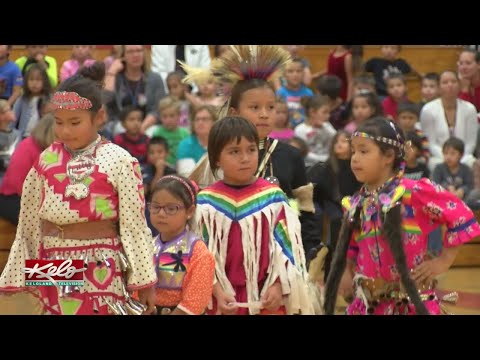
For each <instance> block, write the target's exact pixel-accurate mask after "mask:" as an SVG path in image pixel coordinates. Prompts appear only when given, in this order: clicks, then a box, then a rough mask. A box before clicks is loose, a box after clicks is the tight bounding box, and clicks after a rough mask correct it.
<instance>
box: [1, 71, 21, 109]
mask: <svg viewBox="0 0 480 360" xmlns="http://www.w3.org/2000/svg"><path fill="white" fill-rule="evenodd" d="M22 85H23V77H22V72H21V71H20V68H19V67H18V65H17V64H15V63H14V62H13V61H8V62H7V63H6V64H5V65H3V66H0V98H2V99H5V100H8V99H9V98H10V96H12V93H13V87H14V86H22Z"/></svg>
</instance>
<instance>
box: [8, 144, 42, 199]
mask: <svg viewBox="0 0 480 360" xmlns="http://www.w3.org/2000/svg"><path fill="white" fill-rule="evenodd" d="M41 153H42V148H41V147H40V146H39V145H38V144H37V143H36V142H35V140H34V139H33V137H31V136H29V137H27V138H26V139H25V140H23V141H22V142H21V143H20V144H18V146H17V148H16V149H15V151H14V152H13V155H12V158H11V159H10V163H9V164H8V168H7V171H6V172H5V175H4V177H3V181H2V184H1V185H0V194H3V195H14V194H17V195H22V187H23V182H24V181H25V178H26V177H27V174H28V172H29V171H30V169H31V168H32V166H33V164H34V163H35V161H36V160H37V158H38V156H39V155H40V154H41Z"/></svg>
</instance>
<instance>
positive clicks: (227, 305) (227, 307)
mask: <svg viewBox="0 0 480 360" xmlns="http://www.w3.org/2000/svg"><path fill="white" fill-rule="evenodd" d="M215 298H216V299H217V314H218V315H235V314H236V313H237V311H238V306H237V305H233V303H235V302H236V300H235V298H234V297H233V296H232V295H228V294H227V293H226V292H224V291H218V292H217V294H216V295H215Z"/></svg>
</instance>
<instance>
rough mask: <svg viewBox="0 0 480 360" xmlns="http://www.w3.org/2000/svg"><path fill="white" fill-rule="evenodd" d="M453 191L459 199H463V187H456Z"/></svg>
mask: <svg viewBox="0 0 480 360" xmlns="http://www.w3.org/2000/svg"><path fill="white" fill-rule="evenodd" d="M455 193H456V195H457V196H458V197H459V198H460V199H463V196H464V195H465V192H464V191H463V189H458V190H457V191H456V192H455Z"/></svg>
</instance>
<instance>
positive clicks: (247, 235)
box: [197, 178, 319, 315]
mask: <svg viewBox="0 0 480 360" xmlns="http://www.w3.org/2000/svg"><path fill="white" fill-rule="evenodd" d="M262 217H264V218H266V219H267V223H268V224H269V228H270V229H269V231H268V234H269V239H268V244H269V246H268V247H269V260H270V261H269V265H268V270H267V273H268V276H267V279H266V281H265V284H264V286H263V288H262V289H259V288H258V281H257V279H258V272H259V259H260V251H261V246H260V245H261V242H262V239H260V238H259V235H260V234H262V230H263V229H259V226H262V221H261V220H262ZM197 220H198V222H197V223H198V226H199V227H200V228H199V231H201V232H202V233H203V238H204V240H205V241H206V242H207V244H208V249H209V250H210V251H211V252H212V253H213V255H214V256H215V274H216V281H218V282H219V283H220V285H221V286H222V288H223V290H224V291H226V292H227V293H229V294H231V295H232V296H235V291H234V289H233V287H232V285H231V283H230V281H229V279H228V278H227V275H226V271H225V262H226V257H227V245H228V241H229V235H230V228H231V226H232V223H234V222H237V223H238V224H239V226H240V229H241V233H242V239H241V241H242V247H243V254H244V268H245V274H246V285H247V294H248V302H252V303H253V302H256V301H259V300H260V298H261V297H262V295H263V294H264V293H265V291H266V290H267V289H268V288H269V287H270V286H271V285H272V284H273V283H274V282H275V281H276V279H277V278H279V279H280V282H281V285H282V291H283V294H284V295H285V296H286V299H287V300H286V301H285V306H286V308H287V312H288V313H289V314H298V313H301V314H314V313H318V307H319V306H318V304H314V302H315V299H312V293H311V290H310V289H309V284H308V283H309V281H308V272H307V269H306V265H305V254H304V250H303V245H302V239H301V235H300V221H299V220H298V215H297V214H296V213H295V211H294V210H293V209H291V208H290V206H289V205H288V199H287V197H286V196H285V194H284V193H283V191H282V190H281V189H280V188H279V187H278V186H276V185H272V184H270V183H269V182H267V181H266V180H264V179H262V178H259V179H257V180H256V181H255V182H254V183H253V184H251V185H248V186H246V187H244V188H241V189H237V188H232V187H230V186H228V185H225V184H224V183H223V182H222V181H219V182H216V183H214V184H213V185H211V186H209V187H207V188H206V189H204V190H203V191H201V192H200V193H199V194H198V198H197ZM258 312H259V309H253V308H251V309H250V314H252V315H253V314H256V313H258Z"/></svg>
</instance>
